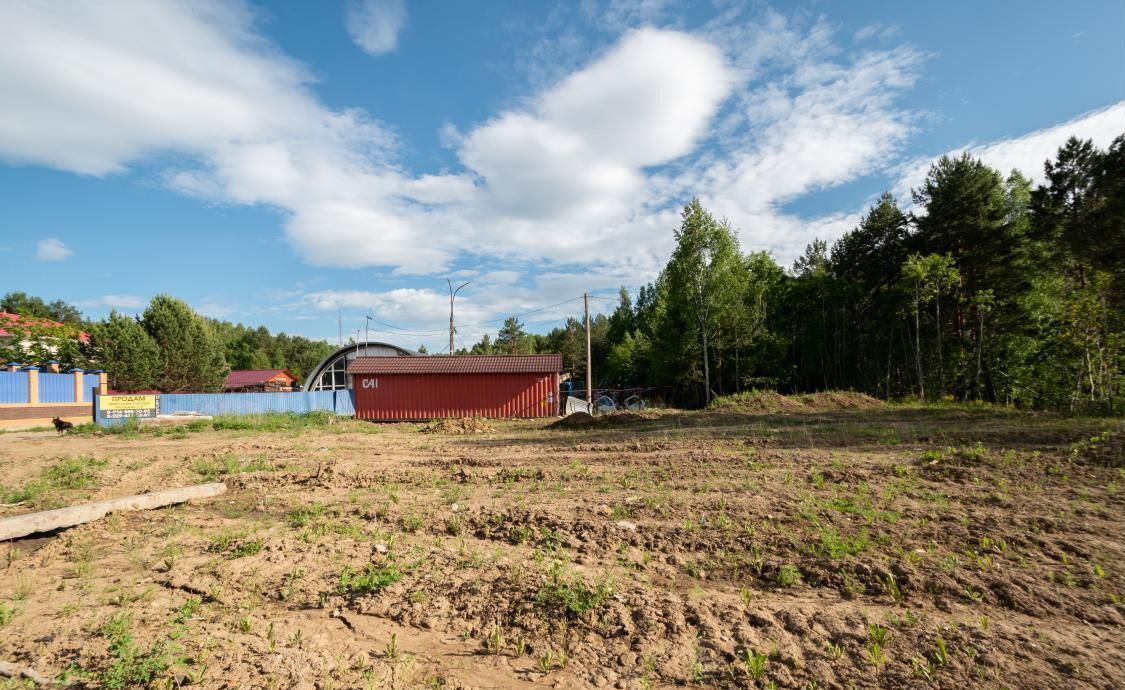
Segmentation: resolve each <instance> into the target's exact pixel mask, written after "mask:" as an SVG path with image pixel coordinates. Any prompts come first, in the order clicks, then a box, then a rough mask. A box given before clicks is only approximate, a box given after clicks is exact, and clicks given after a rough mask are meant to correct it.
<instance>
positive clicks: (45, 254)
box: [35, 237, 74, 261]
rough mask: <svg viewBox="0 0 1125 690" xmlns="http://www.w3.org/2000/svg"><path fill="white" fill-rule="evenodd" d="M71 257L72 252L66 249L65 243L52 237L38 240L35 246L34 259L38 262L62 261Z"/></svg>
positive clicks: (68, 248)
mask: <svg viewBox="0 0 1125 690" xmlns="http://www.w3.org/2000/svg"><path fill="white" fill-rule="evenodd" d="M73 255H74V250H73V249H71V248H70V247H68V246H67V244H66V242H63V241H62V240H59V239H55V238H54V237H48V238H47V239H44V240H39V242H38V244H37V245H36V250H35V258H36V259H38V260H40V261H62V260H63V259H67V258H69V257H71V256H73Z"/></svg>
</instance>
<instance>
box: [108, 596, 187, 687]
mask: <svg viewBox="0 0 1125 690" xmlns="http://www.w3.org/2000/svg"><path fill="white" fill-rule="evenodd" d="M101 635H102V637H104V638H105V639H106V640H108V641H109V657H110V661H109V664H108V665H107V666H106V667H105V668H103V669H101V670H99V671H97V672H95V673H93V674H92V675H93V678H94V680H95V681H96V682H97V683H98V685H99V686H100V687H103V688H107V689H109V690H117V689H118V688H132V687H150V686H152V685H153V684H154V683H155V682H156V681H157V680H158V679H160V678H161V677H163V676H164V675H165V674H166V673H167V672H168V669H170V668H171V667H172V665H173V664H174V663H175V662H176V659H175V658H174V657H173V652H174V650H173V649H172V647H171V645H169V643H168V641H167V640H164V639H158V640H155V641H154V642H153V643H152V644H151V645H149V646H148V647H147V648H146V647H143V646H141V645H139V644H137V642H136V639H135V638H134V636H133V632H132V625H131V622H130V620H129V617H128V616H127V615H125V614H123V613H122V614H117V615H115V616H113V617H112V618H110V619H109V620H108V621H106V623H105V625H103V626H102V629H101Z"/></svg>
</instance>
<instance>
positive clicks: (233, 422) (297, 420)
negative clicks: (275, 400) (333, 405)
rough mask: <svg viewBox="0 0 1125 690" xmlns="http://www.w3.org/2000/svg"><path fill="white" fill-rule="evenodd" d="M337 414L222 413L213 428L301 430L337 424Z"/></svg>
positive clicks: (217, 429) (212, 425) (215, 419)
mask: <svg viewBox="0 0 1125 690" xmlns="http://www.w3.org/2000/svg"><path fill="white" fill-rule="evenodd" d="M336 421H337V418H336V415H335V414H333V413H331V412H324V411H318V412H309V413H307V414H296V413H294V412H274V413H270V414H242V415H220V416H218V417H215V418H214V419H212V420H211V428H213V429H215V430H216V431H229V430H236V431H299V430H303V429H308V428H312V427H323V426H329V425H330V424H335V423H336Z"/></svg>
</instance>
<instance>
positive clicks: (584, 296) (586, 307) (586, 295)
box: [582, 292, 595, 414]
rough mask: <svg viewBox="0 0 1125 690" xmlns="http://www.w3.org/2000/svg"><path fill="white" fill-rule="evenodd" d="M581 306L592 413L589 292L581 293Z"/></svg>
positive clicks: (587, 381) (587, 389) (592, 387)
mask: <svg viewBox="0 0 1125 690" xmlns="http://www.w3.org/2000/svg"><path fill="white" fill-rule="evenodd" d="M582 306H583V308H584V310H585V312H586V402H588V403H590V414H593V413H594V409H595V407H594V372H593V369H591V366H592V365H591V358H590V293H588V292H584V293H582Z"/></svg>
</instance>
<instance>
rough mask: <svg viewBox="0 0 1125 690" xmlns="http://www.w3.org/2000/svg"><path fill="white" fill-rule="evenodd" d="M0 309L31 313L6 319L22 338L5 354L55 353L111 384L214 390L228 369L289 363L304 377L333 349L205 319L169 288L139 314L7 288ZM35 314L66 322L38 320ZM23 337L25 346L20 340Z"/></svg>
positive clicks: (2, 351)
mask: <svg viewBox="0 0 1125 690" xmlns="http://www.w3.org/2000/svg"><path fill="white" fill-rule="evenodd" d="M0 311H6V312H9V313H13V314H19V315H20V316H24V317H28V318H29V319H32V321H31V322H29V323H24V324H22V325H6V326H5V328H6V329H7V330H9V331H13V330H15V331H17V335H18V336H21V337H17V338H14V339H13V340H12V341H11V342H10V343H9V344H8V345H6V346H5V345H2V344H0V357H2V358H3V361H13V360H14V361H19V362H43V361H46V360H49V359H57V360H59V361H60V363H61V365H62V367H63V368H64V369H66V368H70V367H82V368H98V369H104V370H105V371H106V372H108V374H109V385H110V387H111V388H112V389H114V390H124V391H136V390H150V389H157V390H162V391H191V392H207V391H218V390H222V387H223V379H224V378H225V377H226V375H227V373H228V372H229V371H231V370H232V369H289V370H290V371H292V372H293V373H294V374H296V375H297V376H298V377H302V378H303V377H304V375H305V374H307V373H308V372H309V371H310V370H311V369H312V368H313V367H314V366H316V364H317V363H318V362H320V360H322V359H323V358H325V357H327V356H328V355H329V354H331V353H332V352H334V351H335V349H336V348H334V347H333V346H331V345H329V344H328V343H326V342H324V341H321V340H310V339H308V338H303V337H300V336H292V335H287V334H285V333H278V334H272V333H270V332H269V330H268V329H267V328H266V327H265V326H260V327H258V328H251V327H248V326H244V325H242V324H240V323H239V324H234V323H230V322H227V321H220V320H218V319H211V318H207V317H204V316H202V315H200V314H198V313H196V312H195V311H194V310H192V308H191V307H190V306H188V304H187V303H186V302H184V301H183V300H180V299H176V298H175V297H170V296H168V295H157V296H156V297H153V298H152V301H151V302H149V305H148V307H147V308H146V309H145V310H144V312H143V313H142V314H140V315H139V316H136V317H133V316H127V315H125V314H121V313H119V312H117V311H111V312H110V314H109V316H108V317H106V318H105V319H102V320H100V321H87V320H84V319H83V318H82V314H81V312H80V311H79V310H78V309H77V308H76V307H74V306H72V305H70V304H67V303H66V302H63V301H62V300H56V301H54V302H50V303H47V302H45V301H44V300H43V299H41V298H39V297H35V296H29V295H27V294H25V293H22V292H9V293H8V294H6V295H4V297H3V298H2V299H0ZM34 319H46V320H51V321H57V322H59V323H61V324H63V326H62V327H58V326H53V325H52V326H45V325H39V324H37V323H35V322H34ZM20 331H22V333H21V332H20ZM79 331H85V332H86V333H87V334H88V335H89V342H88V343H85V344H83V343H81V342H80V341H79V338H78V332H79ZM23 340H26V341H27V343H28V345H27V346H26V347H24V346H22V345H21V343H20V342H19V341H23Z"/></svg>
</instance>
